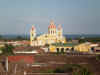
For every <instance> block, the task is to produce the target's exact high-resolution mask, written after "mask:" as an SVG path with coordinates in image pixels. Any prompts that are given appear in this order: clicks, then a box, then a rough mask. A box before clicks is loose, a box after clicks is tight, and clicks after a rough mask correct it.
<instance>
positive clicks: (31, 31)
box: [30, 26, 36, 45]
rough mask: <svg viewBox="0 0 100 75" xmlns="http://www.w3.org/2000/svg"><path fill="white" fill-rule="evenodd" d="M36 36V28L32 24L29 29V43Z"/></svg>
mask: <svg viewBox="0 0 100 75" xmlns="http://www.w3.org/2000/svg"><path fill="white" fill-rule="evenodd" d="M35 37H36V29H35V27H34V26H32V28H31V30H30V44H31V45H32V42H33V40H34V39H35Z"/></svg>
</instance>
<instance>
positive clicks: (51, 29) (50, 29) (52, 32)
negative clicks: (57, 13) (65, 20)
mask: <svg viewBox="0 0 100 75" xmlns="http://www.w3.org/2000/svg"><path fill="white" fill-rule="evenodd" d="M48 33H49V34H50V35H56V26H55V24H54V21H53V20H51V22H50V25H49V27H48Z"/></svg>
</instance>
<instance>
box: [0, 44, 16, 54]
mask: <svg viewBox="0 0 100 75" xmlns="http://www.w3.org/2000/svg"><path fill="white" fill-rule="evenodd" d="M13 49H14V46H12V45H8V44H5V46H4V47H2V48H1V50H2V54H3V55H7V56H8V55H13V54H14V53H13Z"/></svg>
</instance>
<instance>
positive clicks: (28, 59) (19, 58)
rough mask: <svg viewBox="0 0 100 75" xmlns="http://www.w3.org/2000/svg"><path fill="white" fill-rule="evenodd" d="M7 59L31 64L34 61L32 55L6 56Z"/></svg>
mask: <svg viewBox="0 0 100 75" xmlns="http://www.w3.org/2000/svg"><path fill="white" fill-rule="evenodd" d="M8 61H9V62H23V63H28V64H32V63H34V58H33V56H8Z"/></svg>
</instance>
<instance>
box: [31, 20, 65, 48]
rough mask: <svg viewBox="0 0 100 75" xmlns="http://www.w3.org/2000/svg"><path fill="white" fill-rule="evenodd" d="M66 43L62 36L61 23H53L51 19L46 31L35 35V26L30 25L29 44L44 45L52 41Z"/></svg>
mask: <svg viewBox="0 0 100 75" xmlns="http://www.w3.org/2000/svg"><path fill="white" fill-rule="evenodd" d="M60 42H61V43H66V38H65V37H64V36H63V28H62V26H61V25H58V27H56V25H55V24H54V22H53V21H51V22H50V25H49V27H48V33H47V34H42V35H40V36H37V35H36V28H35V27H34V26H32V28H31V30H30V45H31V46H45V45H46V44H48V45H50V44H53V43H60Z"/></svg>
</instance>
